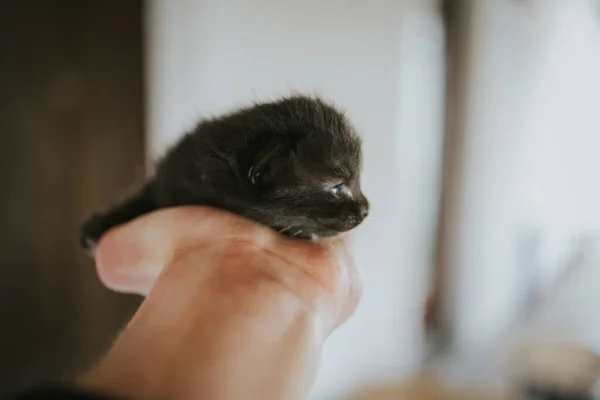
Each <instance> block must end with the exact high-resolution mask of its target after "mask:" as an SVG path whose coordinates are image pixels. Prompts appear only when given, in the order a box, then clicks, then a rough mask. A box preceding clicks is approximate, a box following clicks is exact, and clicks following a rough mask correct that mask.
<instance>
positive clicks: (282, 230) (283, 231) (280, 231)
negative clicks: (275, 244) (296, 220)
mask: <svg viewBox="0 0 600 400" xmlns="http://www.w3.org/2000/svg"><path fill="white" fill-rule="evenodd" d="M290 229H292V225H290V226H286V227H285V228H281V229H280V230H278V231H277V232H279V233H285V232H287V231H289V230H290Z"/></svg>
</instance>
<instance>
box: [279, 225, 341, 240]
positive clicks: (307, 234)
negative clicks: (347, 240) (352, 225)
mask: <svg viewBox="0 0 600 400" xmlns="http://www.w3.org/2000/svg"><path fill="white" fill-rule="evenodd" d="M273 229H275V230H276V231H277V232H279V233H281V234H282V235H284V236H287V237H291V238H296V239H305V240H315V239H317V238H319V237H333V236H338V235H340V234H341V233H343V232H340V231H319V232H314V231H309V230H305V229H302V228H298V227H293V226H288V227H285V228H278V227H274V228H273Z"/></svg>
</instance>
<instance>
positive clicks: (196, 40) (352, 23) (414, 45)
mask: <svg viewBox="0 0 600 400" xmlns="http://www.w3.org/2000/svg"><path fill="white" fill-rule="evenodd" d="M433 3H434V2H433V1H423V0H420V1H419V0H414V1H411V0H405V1H400V0H387V1H386V0H379V1H368V2H367V1H342V0H329V1H322V0H302V1H289V2H278V1H274V0H273V1H270V0H260V1H258V0H256V1H252V2H250V1H243V0H195V1H194V0H169V1H161V0H155V1H152V2H150V15H149V39H150V41H149V53H148V54H149V55H148V65H149V68H150V71H149V78H148V83H149V90H150V92H149V93H150V97H149V120H148V127H149V130H150V151H151V152H152V153H153V154H157V153H160V151H161V150H162V149H164V147H165V145H166V144H168V143H170V142H172V141H173V140H174V139H175V138H176V137H177V136H178V135H180V134H181V133H182V132H183V130H185V129H187V128H189V127H191V126H192V125H193V124H194V122H195V121H196V120H197V119H198V118H199V117H200V116H202V115H207V114H210V113H217V112H220V111H222V110H226V109H230V108H231V107H234V106H236V105H240V104H244V103H246V102H248V101H250V100H254V99H261V98H269V97H272V96H274V95H280V94H285V93H286V92H288V91H289V90H300V91H308V92H319V93H321V94H323V95H324V96H325V97H327V98H329V99H332V100H334V101H335V102H336V103H337V104H338V105H340V106H342V107H344V108H345V109H346V110H347V111H348V114H349V116H350V118H351V119H352V120H353V121H354V122H355V124H356V125H357V127H358V128H359V130H360V131H361V132H362V134H363V136H364V139H365V140H364V142H365V144H364V151H365V171H364V180H363V182H364V189H365V193H366V194H367V195H368V196H369V199H370V200H371V203H372V212H371V215H370V217H369V218H368V220H367V222H365V224H364V225H363V226H361V227H360V229H358V230H357V231H356V238H355V247H354V251H355V256H356V260H357V262H358V265H359V267H360V268H361V269H362V272H363V275H364V286H365V292H364V298H363V301H362V303H361V305H360V307H359V310H358V311H357V313H356V314H355V316H354V317H353V318H352V319H351V320H350V321H349V322H348V323H347V324H346V325H345V326H343V327H342V328H341V329H340V330H339V331H338V332H336V333H335V334H334V335H333V336H332V337H331V339H330V340H329V342H328V343H327V346H326V349H325V354H324V358H323V362H322V367H321V371H320V374H319V378H318V381H317V384H316V387H315V390H314V394H313V398H315V399H329V398H337V397H338V396H340V395H341V394H343V393H345V392H346V391H348V390H350V389H352V388H353V387H355V386H362V385H365V384H370V383H374V382H378V381H383V380H389V379H393V378H396V377H398V376H402V375H403V374H406V373H408V372H410V371H412V370H413V369H414V368H415V366H416V365H417V364H418V363H419V361H420V357H421V331H420V325H419V324H420V307H421V302H422V300H423V294H424V285H425V277H426V275H427V273H428V269H429V267H430V259H431V247H432V240H433V232H434V229H433V228H434V224H435V217H436V209H437V197H438V196H437V180H438V167H439V154H440V148H441V129H440V127H441V115H442V111H441V110H442V108H441V105H442V79H443V72H442V71H443V69H442V45H441V44H442V41H441V39H442V37H441V35H442V32H441V26H440V21H439V20H438V19H437V15H436V12H435V7H434V4H433Z"/></svg>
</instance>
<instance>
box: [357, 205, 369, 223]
mask: <svg viewBox="0 0 600 400" xmlns="http://www.w3.org/2000/svg"><path fill="white" fill-rule="evenodd" d="M359 214H360V217H361V218H362V219H365V218H366V217H367V215H369V204H368V203H365V204H361V205H360V209H359Z"/></svg>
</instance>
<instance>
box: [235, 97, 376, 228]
mask: <svg viewBox="0 0 600 400" xmlns="http://www.w3.org/2000/svg"><path fill="white" fill-rule="evenodd" d="M236 119H237V122H236V123H237V124H238V125H237V126H238V127H240V126H248V127H251V132H248V134H247V135H246V140H245V144H244V145H243V146H241V147H239V150H238V152H237V156H236V157H235V158H236V160H237V168H236V169H237V174H238V176H239V177H240V178H241V179H244V180H245V181H246V184H245V185H242V186H240V187H243V190H244V192H243V193H239V195H240V196H242V197H244V198H245V199H247V201H245V202H244V204H243V206H242V207H240V208H241V209H240V211H242V212H243V213H244V214H245V215H247V216H248V217H250V218H252V219H255V220H257V221H259V222H261V223H264V224H266V225H269V226H271V227H274V228H276V229H278V230H279V231H280V232H282V233H285V234H287V235H290V236H303V237H310V236H333V235H337V234H339V233H342V232H346V231H349V230H350V229H353V228H355V227H356V226H358V225H359V224H360V223H361V222H362V221H363V220H364V219H365V217H366V216H367V214H368V211H369V202H368V201H367V199H366V197H365V196H364V194H363V193H362V190H361V185H360V175H361V165H362V159H361V141H360V138H359V136H358V135H357V134H356V132H355V130H354V128H353V127H352V126H351V125H350V123H349V121H348V120H347V119H346V117H345V116H344V115H343V113H342V112H340V111H339V110H337V109H335V108H334V107H333V106H331V105H329V104H327V103H326V102H324V101H322V100H320V99H316V98H310V97H304V96H295V97H290V98H286V99H283V100H280V101H276V102H271V103H263V104H258V105H256V106H255V107H252V108H248V109H245V110H243V111H242V112H240V113H239V114H238V115H237V117H236Z"/></svg>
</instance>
